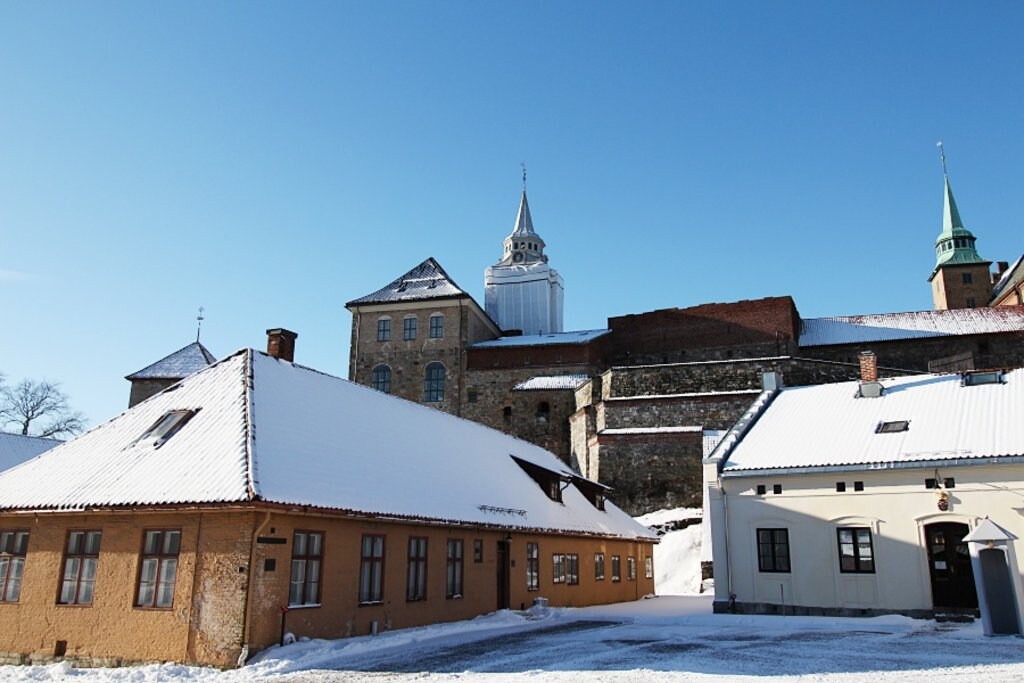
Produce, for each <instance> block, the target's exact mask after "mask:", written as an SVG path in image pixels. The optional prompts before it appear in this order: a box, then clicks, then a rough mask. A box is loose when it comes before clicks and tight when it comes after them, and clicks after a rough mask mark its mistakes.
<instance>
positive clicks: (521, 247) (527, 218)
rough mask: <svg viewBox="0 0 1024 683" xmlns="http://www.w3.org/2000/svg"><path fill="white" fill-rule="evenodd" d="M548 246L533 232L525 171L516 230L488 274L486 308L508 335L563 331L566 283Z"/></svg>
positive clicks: (486, 275) (485, 289)
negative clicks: (551, 260)
mask: <svg viewBox="0 0 1024 683" xmlns="http://www.w3.org/2000/svg"><path fill="white" fill-rule="evenodd" d="M545 246H547V245H546V244H545V242H544V240H543V239H541V236H540V235H538V234H537V232H536V231H535V230H534V228H533V217H532V216H531V215H530V204H529V202H528V201H527V199H526V171H525V169H524V171H523V195H522V198H521V199H520V200H519V212H518V213H517V214H516V223H515V226H514V227H513V229H512V233H511V234H510V235H509V236H508V237H506V238H505V240H504V251H503V253H502V258H501V260H500V261H498V262H497V263H496V264H494V265H493V266H491V267H489V268H488V269H487V270H485V271H484V308H485V309H486V310H487V314H488V315H489V316H491V318H493V319H494V321H495V322H497V323H498V326H499V327H500V328H501V329H502V330H504V331H511V330H518V331H520V332H522V333H523V334H531V335H532V334H537V335H540V334H550V333H552V332H561V331H562V299H563V296H564V292H565V283H564V282H563V281H562V277H561V276H560V275H559V274H558V273H557V272H556V271H555V269H554V268H551V266H549V265H548V257H547V255H546V254H545V253H544V247H545Z"/></svg>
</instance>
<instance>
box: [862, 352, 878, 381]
mask: <svg viewBox="0 0 1024 683" xmlns="http://www.w3.org/2000/svg"><path fill="white" fill-rule="evenodd" d="M860 381H861V382H877V381H878V358H877V357H876V356H875V354H874V353H872V352H871V351H861V354H860Z"/></svg>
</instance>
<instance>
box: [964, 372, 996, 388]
mask: <svg viewBox="0 0 1024 683" xmlns="http://www.w3.org/2000/svg"><path fill="white" fill-rule="evenodd" d="M1002 383H1003V371H1002V370H983V371H980V372H978V371H974V372H965V373H964V374H963V375H961V376H960V385H961V386H965V387H973V386H977V385H979V384H1002Z"/></svg>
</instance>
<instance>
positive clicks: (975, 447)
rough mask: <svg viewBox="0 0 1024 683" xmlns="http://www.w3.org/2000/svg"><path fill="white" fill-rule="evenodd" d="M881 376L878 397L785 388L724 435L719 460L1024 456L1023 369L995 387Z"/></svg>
mask: <svg viewBox="0 0 1024 683" xmlns="http://www.w3.org/2000/svg"><path fill="white" fill-rule="evenodd" d="M880 381H881V384H882V386H883V390H882V395H881V396H880V397H877V398H864V397H858V395H857V393H858V382H856V381H854V382H838V383H835V384H822V385H818V386H808V387H791V388H785V389H782V390H781V391H779V392H778V393H777V394H776V395H775V397H774V399H773V400H771V401H765V402H763V403H762V404H761V406H760V407H756V409H757V410H758V411H759V415H758V416H754V417H756V421H755V422H753V425H752V426H750V427H749V429H748V431H747V432H746V433H745V434H743V435H742V436H741V437H740V438H739V439H738V440H736V442H735V443H732V444H730V443H728V439H727V440H726V441H724V442H723V443H722V444H720V446H719V449H718V450H717V451H716V452H715V453H714V454H713V457H721V456H722V455H723V454H724V455H725V456H726V459H725V463H724V466H723V473H726V474H728V473H729V472H741V471H745V470H767V469H783V468H822V467H854V468H859V469H862V468H865V467H870V468H873V469H877V468H888V467H901V466H909V465H905V464H909V463H925V462H931V461H943V462H947V461H963V460H967V459H977V458H1002V457H1007V456H1021V455H1024V422H1022V421H1021V419H1020V416H1021V415H1022V414H1024V370H1013V371H1010V372H1007V373H1005V375H1003V381H1002V382H1001V383H992V384H975V385H970V384H962V379H961V376H960V375H915V376H911V377H897V378H891V379H882V380H880ZM766 396H768V394H767V393H766ZM745 417H746V416H745ZM903 421H906V422H907V423H908V424H907V428H906V429H905V430H901V429H900V428H901V427H902V425H899V424H898V423H901V422H903ZM883 423H894V424H892V425H890V427H892V429H893V431H883V432H879V428H880V426H881V425H882V424H883Z"/></svg>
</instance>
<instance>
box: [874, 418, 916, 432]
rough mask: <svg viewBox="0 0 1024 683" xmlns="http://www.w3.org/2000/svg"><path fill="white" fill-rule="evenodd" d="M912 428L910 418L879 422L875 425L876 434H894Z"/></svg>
mask: <svg viewBox="0 0 1024 683" xmlns="http://www.w3.org/2000/svg"><path fill="white" fill-rule="evenodd" d="M908 429H910V420H896V421H893V422H879V423H878V426H877V427H875V434H892V433H894V432H905V431H907V430H908Z"/></svg>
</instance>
